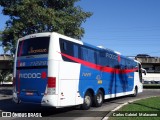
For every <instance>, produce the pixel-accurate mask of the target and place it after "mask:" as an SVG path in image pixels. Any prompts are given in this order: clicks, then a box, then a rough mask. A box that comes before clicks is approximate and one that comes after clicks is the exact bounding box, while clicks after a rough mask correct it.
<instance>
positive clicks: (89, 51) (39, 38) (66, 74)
mask: <svg viewBox="0 0 160 120" xmlns="http://www.w3.org/2000/svg"><path fill="white" fill-rule="evenodd" d="M142 91H143V86H142V72H141V64H140V63H139V62H138V61H135V60H132V59H130V58H127V57H125V56H122V55H120V54H118V53H117V52H114V51H112V50H109V49H104V48H100V47H96V46H93V45H90V44H87V43H84V42H82V41H79V40H75V39H73V38H70V37H67V36H64V35H60V34H58V33H55V32H52V33H50V32H48V33H37V34H32V35H27V36H25V37H23V38H20V39H19V40H18V44H17V49H16V54H15V64H14V90H13V100H14V101H15V102H16V103H20V102H24V103H25V102H27V103H38V104H41V105H43V106H53V107H56V108H60V107H67V106H74V105H81V106H82V108H83V109H89V108H90V107H91V106H92V105H94V106H96V107H100V106H101V105H102V103H103V100H104V99H109V98H114V97H119V96H125V95H130V94H131V95H134V96H136V95H137V93H140V92H142Z"/></svg>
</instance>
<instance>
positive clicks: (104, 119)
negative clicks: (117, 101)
mask: <svg viewBox="0 0 160 120" xmlns="http://www.w3.org/2000/svg"><path fill="white" fill-rule="evenodd" d="M151 97H157V96H150V97H145V98H139V99H135V100H131V101H128V102H126V103H123V104H121V105H119V106H118V107H116V108H115V109H113V110H112V111H110V112H109V113H108V114H107V115H106V116H105V117H104V118H103V119H102V120H108V119H109V117H110V115H111V114H112V113H113V112H115V111H117V110H118V109H120V108H121V107H123V106H125V105H127V104H129V103H132V102H135V101H138V100H143V99H147V98H151Z"/></svg>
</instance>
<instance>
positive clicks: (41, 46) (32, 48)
mask: <svg viewBox="0 0 160 120" xmlns="http://www.w3.org/2000/svg"><path fill="white" fill-rule="evenodd" d="M49 39H50V37H36V38H30V39H26V40H23V41H20V42H19V45H18V53H17V56H28V55H39V54H48V49H49Z"/></svg>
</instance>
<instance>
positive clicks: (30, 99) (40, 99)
mask: <svg viewBox="0 0 160 120" xmlns="http://www.w3.org/2000/svg"><path fill="white" fill-rule="evenodd" d="M13 101H14V102H15V103H20V102H22V103H33V104H40V105H42V106H51V107H58V95H44V96H26V95H22V94H19V95H18V93H16V92H13Z"/></svg>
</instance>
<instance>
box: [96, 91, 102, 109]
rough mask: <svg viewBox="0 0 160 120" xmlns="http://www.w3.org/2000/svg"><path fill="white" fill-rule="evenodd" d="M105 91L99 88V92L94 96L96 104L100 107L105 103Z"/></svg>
mask: <svg viewBox="0 0 160 120" xmlns="http://www.w3.org/2000/svg"><path fill="white" fill-rule="evenodd" d="M103 97H104V95H103V92H102V91H101V90H98V93H97V94H96V95H95V96H94V106H95V107H100V106H102V104H103Z"/></svg>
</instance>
